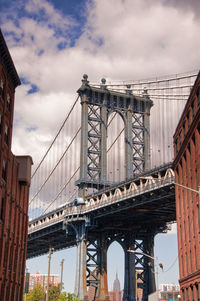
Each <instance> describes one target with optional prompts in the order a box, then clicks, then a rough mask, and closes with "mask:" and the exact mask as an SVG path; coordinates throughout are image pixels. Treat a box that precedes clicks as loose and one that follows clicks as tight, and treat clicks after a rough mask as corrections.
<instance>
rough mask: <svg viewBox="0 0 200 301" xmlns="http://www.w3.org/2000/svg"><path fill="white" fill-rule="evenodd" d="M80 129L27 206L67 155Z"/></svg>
mask: <svg viewBox="0 0 200 301" xmlns="http://www.w3.org/2000/svg"><path fill="white" fill-rule="evenodd" d="M80 130H81V127H80V128H79V129H78V131H77V132H76V134H75V135H74V137H73V139H72V140H71V142H70V144H69V145H68V147H67V148H66V150H65V151H64V153H63V154H62V156H61V157H60V159H59V160H58V162H57V163H56V165H55V166H54V168H53V169H52V171H51V172H50V174H49V175H48V177H47V178H46V180H45V181H44V183H43V184H42V185H41V186H40V188H39V190H38V191H37V193H36V194H35V195H34V197H33V198H32V199H31V200H30V202H29V205H30V204H31V203H32V201H33V200H34V199H35V198H36V196H37V195H38V194H39V193H40V191H41V190H42V188H43V187H44V185H45V184H46V183H47V181H48V180H49V178H50V177H51V175H52V174H53V172H54V171H55V169H56V168H57V166H58V165H59V163H60V162H61V160H62V159H63V157H64V156H65V154H66V153H67V151H68V150H69V148H70V146H71V145H72V143H73V142H74V140H75V139H76V137H77V135H78V133H79V132H80Z"/></svg>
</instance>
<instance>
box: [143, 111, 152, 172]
mask: <svg viewBox="0 0 200 301" xmlns="http://www.w3.org/2000/svg"><path fill="white" fill-rule="evenodd" d="M143 122H144V171H146V170H149V169H150V168H151V160H150V157H151V154H150V107H149V106H146V108H145V113H144V121H143Z"/></svg>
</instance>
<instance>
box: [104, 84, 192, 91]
mask: <svg viewBox="0 0 200 301" xmlns="http://www.w3.org/2000/svg"><path fill="white" fill-rule="evenodd" d="M192 86H193V85H181V86H171V87H159V88H150V87H145V88H146V89H147V90H148V91H160V90H174V89H177V88H182V89H183V88H191V87H192ZM120 90H124V88H121V89H120V88H115V89H113V90H109V91H120ZM129 90H130V91H132V92H133V93H134V92H135V91H143V90H144V87H142V88H132V89H131V88H130V89H129Z"/></svg>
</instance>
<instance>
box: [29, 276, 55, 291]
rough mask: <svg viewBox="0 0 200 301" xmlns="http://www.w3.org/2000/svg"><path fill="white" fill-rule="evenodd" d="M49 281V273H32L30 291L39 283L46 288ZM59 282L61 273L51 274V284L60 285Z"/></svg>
mask: <svg viewBox="0 0 200 301" xmlns="http://www.w3.org/2000/svg"><path fill="white" fill-rule="evenodd" d="M47 282H48V274H40V272H37V273H36V274H35V275H33V274H31V275H30V278H29V291H31V290H32V289H33V288H34V286H36V285H37V284H40V285H41V286H42V287H43V288H44V289H46V288H47ZM58 284H59V275H57V274H55V275H54V274H51V275H50V276H49V285H54V286H58Z"/></svg>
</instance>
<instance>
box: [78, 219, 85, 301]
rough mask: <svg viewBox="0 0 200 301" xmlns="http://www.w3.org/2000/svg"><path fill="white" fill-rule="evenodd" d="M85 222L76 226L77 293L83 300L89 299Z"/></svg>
mask: <svg viewBox="0 0 200 301" xmlns="http://www.w3.org/2000/svg"><path fill="white" fill-rule="evenodd" d="M85 230H86V229H85V222H82V223H79V224H77V226H76V239H77V259H76V281H75V295H76V296H77V297H78V298H79V299H82V300H88V295H87V279H86V250H87V241H86V232H85Z"/></svg>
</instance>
